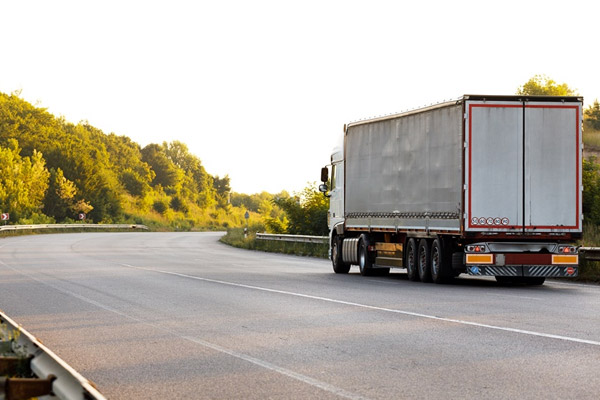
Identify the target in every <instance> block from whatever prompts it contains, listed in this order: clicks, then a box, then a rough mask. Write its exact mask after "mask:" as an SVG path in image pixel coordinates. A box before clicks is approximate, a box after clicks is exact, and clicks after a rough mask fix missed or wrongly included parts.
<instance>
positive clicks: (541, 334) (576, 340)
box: [121, 264, 600, 346]
mask: <svg viewBox="0 0 600 400" xmlns="http://www.w3.org/2000/svg"><path fill="white" fill-rule="evenodd" d="M121 265H122V266H124V267H128V268H134V269H138V270H143V271H150V272H157V273H161V274H166V275H173V276H179V277H182V278H189V279H195V280H199V281H204V282H211V283H218V284H221V285H227V286H234V287H240V288H245V289H252V290H260V291H263V292H269V293H278V294H284V295H288V296H295V297H302V298H306V299H312V300H320V301H326V302H329V303H335V304H343V305H347V306H354V307H360V308H365V309H368V310H376V311H384V312H390V313H394V314H402V315H409V316H412V317H419V318H426V319H432V320H435V321H443V322H451V323H455V324H461V325H468V326H475V327H478V328H486V329H494V330H498V331H504V332H512V333H519V334H523V335H529V336H538V337H543V338H548V339H558V340H563V341H566V342H574V343H582V344H590V345H592V346H600V342H598V341H594V340H587V339H579V338H574V337H569V336H561V335H554V334H551V333H544V332H535V331H528V330H525V329H516V328H508V327H504V326H497V325H488V324H482V323H479V322H471V321H464V320H460V319H453V318H445V317H437V316H435V315H427V314H421V313H416V312H412V311H403V310H397V309H393V308H385V307H377V306H370V305H368V304H360V303H354V302H351V301H344V300H336V299H331V298H327V297H321V296H313V295H309V294H303V293H296V292H289V291H286V290H277V289H269V288H264V287H260V286H252V285H244V284H241V283H234V282H227V281H221V280H216V279H208V278H201V277H198V276H193V275H187V274H180V273H177V272H171V271H162V270H157V269H151V268H143V267H135V266H133V265H129V264H121Z"/></svg>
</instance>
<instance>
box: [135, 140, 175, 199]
mask: <svg viewBox="0 0 600 400" xmlns="http://www.w3.org/2000/svg"><path fill="white" fill-rule="evenodd" d="M142 160H143V161H144V162H145V163H147V164H148V165H150V166H151V167H152V170H154V173H155V174H156V176H155V177H154V180H153V181H152V185H153V186H156V185H161V186H162V187H163V188H169V187H170V188H177V187H178V186H179V185H180V184H181V181H182V179H183V173H182V171H181V170H180V169H179V168H177V166H176V165H175V164H174V163H173V161H171V160H170V159H169V157H167V154H166V153H165V151H164V148H163V147H161V146H160V145H158V144H155V143H152V144H149V145H148V146H146V147H144V148H143V149H142Z"/></svg>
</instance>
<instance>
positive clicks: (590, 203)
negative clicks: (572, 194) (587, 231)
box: [582, 157, 600, 225]
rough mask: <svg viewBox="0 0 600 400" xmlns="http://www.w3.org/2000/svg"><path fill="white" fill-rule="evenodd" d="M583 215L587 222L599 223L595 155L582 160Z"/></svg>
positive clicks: (599, 184)
mask: <svg viewBox="0 0 600 400" xmlns="http://www.w3.org/2000/svg"><path fill="white" fill-rule="evenodd" d="M582 203H583V215H584V216H585V221H586V223H588V224H593V225H598V224H600V165H598V164H597V163H596V158H595V157H590V159H588V160H585V159H584V160H583V200H582Z"/></svg>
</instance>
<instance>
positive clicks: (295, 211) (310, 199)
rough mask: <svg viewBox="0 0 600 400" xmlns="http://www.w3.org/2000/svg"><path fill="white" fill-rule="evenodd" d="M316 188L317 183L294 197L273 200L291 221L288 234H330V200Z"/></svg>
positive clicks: (281, 197) (288, 225)
mask: <svg viewBox="0 0 600 400" xmlns="http://www.w3.org/2000/svg"><path fill="white" fill-rule="evenodd" d="M315 188H316V183H313V184H312V185H309V186H307V187H306V188H304V190H303V191H302V192H301V193H300V194H297V195H295V196H293V197H284V196H280V197H277V198H275V199H274V200H273V201H274V203H275V204H276V205H278V206H279V207H281V209H283V210H284V211H285V213H286V215H287V218H288V220H289V222H288V224H287V232H286V233H290V234H295V235H315V236H324V235H327V234H328V227H327V211H328V209H329V199H328V198H327V197H325V196H323V194H322V193H321V192H319V191H318V190H316V189H315Z"/></svg>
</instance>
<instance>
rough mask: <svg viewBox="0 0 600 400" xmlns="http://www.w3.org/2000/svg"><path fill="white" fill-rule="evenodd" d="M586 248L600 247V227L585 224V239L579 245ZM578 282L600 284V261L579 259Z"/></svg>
mask: <svg viewBox="0 0 600 400" xmlns="http://www.w3.org/2000/svg"><path fill="white" fill-rule="evenodd" d="M578 244H579V245H580V246H584V247H600V226H597V225H592V224H583V239H582V240H581V241H580V242H579V243H578ZM575 279H576V280H582V281H588V282H600V261H588V260H584V259H583V258H582V257H580V258H579V277H577V278H575Z"/></svg>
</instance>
